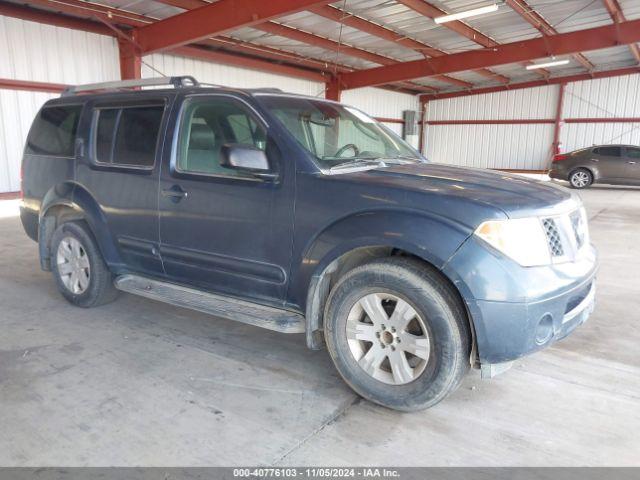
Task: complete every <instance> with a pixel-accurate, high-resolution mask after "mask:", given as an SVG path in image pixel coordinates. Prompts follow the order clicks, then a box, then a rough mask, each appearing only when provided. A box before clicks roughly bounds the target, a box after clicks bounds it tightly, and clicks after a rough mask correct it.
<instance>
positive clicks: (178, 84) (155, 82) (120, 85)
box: [62, 75, 200, 97]
mask: <svg viewBox="0 0 640 480" xmlns="http://www.w3.org/2000/svg"><path fill="white" fill-rule="evenodd" d="M199 85H200V84H199V83H198V81H197V80H196V79H195V78H193V77H192V76H190V75H185V76H181V77H154V78H142V79H137V80H118V81H115V82H102V83H88V84H85V85H73V86H71V87H67V88H65V89H64V91H63V92H62V96H63V97H66V96H69V95H75V94H77V93H80V92H94V91H99V90H122V89H127V88H136V87H160V86H173V87H174V88H185V87H197V86H199Z"/></svg>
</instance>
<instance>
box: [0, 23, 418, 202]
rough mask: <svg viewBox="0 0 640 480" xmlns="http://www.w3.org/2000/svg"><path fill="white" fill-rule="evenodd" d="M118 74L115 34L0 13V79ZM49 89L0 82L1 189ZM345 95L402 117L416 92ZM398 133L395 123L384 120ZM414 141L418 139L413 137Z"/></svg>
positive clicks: (183, 62) (181, 63)
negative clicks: (4, 86)
mask: <svg viewBox="0 0 640 480" xmlns="http://www.w3.org/2000/svg"><path fill="white" fill-rule="evenodd" d="M143 60H144V62H145V63H143V66H142V75H143V77H152V76H159V75H161V74H164V75H193V76H194V77H195V78H197V79H198V80H199V81H201V82H208V83H214V84H218V85H225V86H226V85H228V86H235V87H240V88H259V87H277V88H281V89H282V90H285V91H288V92H294V93H300V94H304V95H311V96H317V97H320V98H322V97H324V84H322V83H319V82H313V81H310V80H303V79H298V78H291V77H286V76H282V75H275V74H272V73H267V72H258V71H255V70H248V69H243V68H238V67H232V66H228V65H220V64H214V63H210V62H205V61H202V60H195V59H190V58H185V57H179V56H175V55H168V54H154V55H149V56H146V57H144V59H143ZM119 76H120V65H119V57H118V45H117V42H116V40H115V39H114V38H112V37H107V36H104V35H97V34H94V33H87V32H81V31H77V30H71V29H68V28H61V27H54V26H50V25H44V24H39V23H36V22H30V21H24V20H19V19H15V18H11V17H4V16H0V78H6V79H15V80H25V81H34V82H46V83H58V84H80V83H93V82H101V81H109V80H116V79H118V78H119ZM54 96H56V94H51V93H43V92H31V91H17V90H8V89H0V193H2V192H12V191H17V190H19V188H20V161H21V158H22V150H23V146H24V142H25V140H26V137H27V133H28V131H29V127H30V126H31V122H32V120H33V118H34V116H35V114H36V113H37V111H38V110H39V109H40V107H41V106H42V104H43V103H44V102H46V101H47V100H48V99H50V98H52V97H54ZM344 101H345V102H347V103H350V104H352V105H353V106H355V107H358V108H360V109H361V110H364V111H366V112H368V113H370V114H371V115H373V116H379V117H387V118H396V119H400V118H402V111H403V110H407V109H413V110H417V108H418V102H417V99H416V97H414V96H412V95H406V94H403V93H395V92H389V91H386V90H381V89H377V88H365V89H359V90H354V91H349V92H345V95H344ZM387 125H388V126H389V127H390V128H391V129H393V130H394V131H397V132H398V133H400V131H401V125H399V124H396V123H388V124H387ZM416 142H417V139H416Z"/></svg>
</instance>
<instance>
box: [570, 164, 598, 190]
mask: <svg viewBox="0 0 640 480" xmlns="http://www.w3.org/2000/svg"><path fill="white" fill-rule="evenodd" d="M569 183H570V184H571V186H572V187H573V188H587V187H588V186H589V185H591V184H592V183H593V175H592V174H591V172H590V171H589V170H587V169H586V168H578V169H577V170H574V171H573V172H571V174H570V175H569Z"/></svg>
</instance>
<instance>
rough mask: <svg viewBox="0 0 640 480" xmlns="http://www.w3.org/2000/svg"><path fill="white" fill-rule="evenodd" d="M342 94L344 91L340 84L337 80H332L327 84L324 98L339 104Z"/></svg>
mask: <svg viewBox="0 0 640 480" xmlns="http://www.w3.org/2000/svg"><path fill="white" fill-rule="evenodd" d="M341 93H342V89H341V88H340V83H339V82H338V79H337V78H332V79H331V80H330V81H328V82H327V84H326V88H325V91H324V98H326V99H327V100H334V101H336V102H339V101H340V94H341Z"/></svg>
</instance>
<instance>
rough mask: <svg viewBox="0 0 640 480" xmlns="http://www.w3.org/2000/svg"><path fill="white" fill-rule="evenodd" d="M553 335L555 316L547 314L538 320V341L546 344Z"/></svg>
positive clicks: (540, 343)
mask: <svg viewBox="0 0 640 480" xmlns="http://www.w3.org/2000/svg"><path fill="white" fill-rule="evenodd" d="M551 337H553V318H551V315H549V314H547V315H545V316H544V317H542V318H541V319H540V322H538V328H537V330H536V343H537V344H538V345H544V344H545V343H547V342H548V341H549V340H551Z"/></svg>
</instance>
